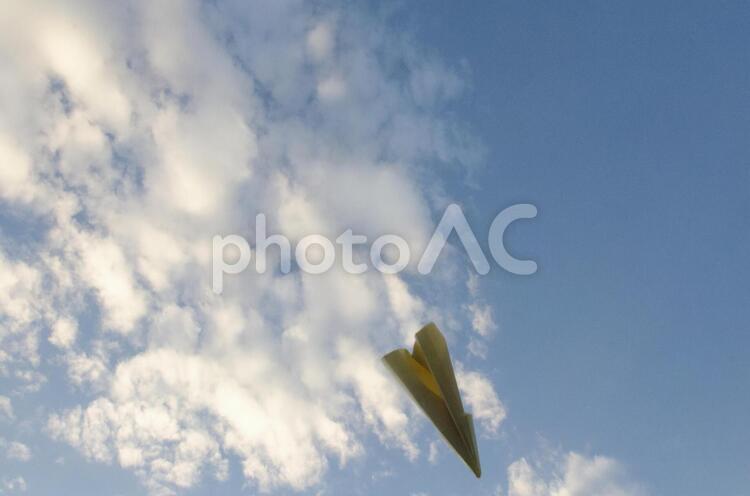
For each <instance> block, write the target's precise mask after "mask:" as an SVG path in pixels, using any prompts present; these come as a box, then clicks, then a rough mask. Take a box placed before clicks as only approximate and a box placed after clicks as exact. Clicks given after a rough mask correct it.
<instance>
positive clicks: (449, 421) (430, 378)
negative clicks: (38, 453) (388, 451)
mask: <svg viewBox="0 0 750 496" xmlns="http://www.w3.org/2000/svg"><path fill="white" fill-rule="evenodd" d="M383 361H384V362H385V364H386V365H387V366H388V368H389V369H390V370H391V371H393V373H394V374H395V375H396V377H397V378H398V379H399V381H400V382H401V383H402V384H403V385H404V387H405V388H406V390H407V391H408V392H409V393H410V394H411V396H412V398H414V401H415V402H416V403H417V405H419V407H420V408H421V409H422V411H424V413H425V414H426V415H427V417H428V418H429V419H430V420H431V421H432V423H433V424H435V427H437V429H438V431H440V433H441V434H442V435H443V437H444V438H445V440H446V441H448V444H450V445H451V447H452V448H453V449H454V450H455V451H456V453H457V454H458V455H459V456H460V457H461V458H462V459H463V460H464V462H466V464H467V465H468V466H469V468H470V469H471V470H472V471H473V472H474V474H475V475H476V476H477V477H480V476H481V468H480V465H479V453H478V450H477V443H476V437H475V435H474V426H473V423H472V420H471V415H467V414H466V413H464V410H463V406H462V404H461V397H460V395H459V392H458V385H457V384H456V378H455V375H454V373H453V366H452V364H451V361H450V355H449V354H448V347H447V345H446V343H445V339H444V338H443V336H442V334H441V333H440V331H439V330H438V329H437V327H436V326H435V324H428V325H427V326H425V327H424V328H422V330H420V331H419V332H418V333H417V340H416V342H415V343H414V351H413V353H412V354H409V352H408V351H407V350H405V349H399V350H395V351H392V352H391V353H389V354H387V355H386V356H384V357H383Z"/></svg>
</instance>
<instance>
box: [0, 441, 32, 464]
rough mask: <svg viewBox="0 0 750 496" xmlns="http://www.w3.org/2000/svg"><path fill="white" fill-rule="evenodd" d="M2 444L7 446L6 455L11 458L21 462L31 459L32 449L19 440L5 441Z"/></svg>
mask: <svg viewBox="0 0 750 496" xmlns="http://www.w3.org/2000/svg"><path fill="white" fill-rule="evenodd" d="M0 445H4V446H5V456H6V457H7V458H8V459H10V460H18V461H21V462H27V461H29V460H31V449H29V447H28V446H26V445H25V444H23V443H21V442H19V441H11V442H3V443H0Z"/></svg>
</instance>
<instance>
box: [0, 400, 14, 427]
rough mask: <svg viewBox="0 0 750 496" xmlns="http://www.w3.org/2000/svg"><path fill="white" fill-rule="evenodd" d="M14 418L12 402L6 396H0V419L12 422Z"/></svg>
mask: <svg viewBox="0 0 750 496" xmlns="http://www.w3.org/2000/svg"><path fill="white" fill-rule="evenodd" d="M15 418H16V416H15V414H14V413H13V402H12V401H11V400H10V398H8V397H7V396H3V395H0V419H3V420H6V421H12V420H13V419H15Z"/></svg>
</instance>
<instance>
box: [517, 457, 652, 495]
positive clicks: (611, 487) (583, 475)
mask: <svg viewBox="0 0 750 496" xmlns="http://www.w3.org/2000/svg"><path fill="white" fill-rule="evenodd" d="M548 465H551V466H549V467H542V466H540V465H532V464H531V463H529V461H528V460H527V459H525V458H521V459H519V460H516V461H515V462H513V463H512V464H511V465H510V466H509V467H508V496H643V495H645V494H646V492H645V490H644V489H643V488H642V487H640V486H639V485H638V484H636V483H635V482H633V481H632V480H630V479H629V477H628V476H627V473H626V472H625V469H624V468H623V466H622V465H621V464H620V463H619V462H618V461H617V460H614V459H612V458H608V457H605V456H593V457H587V456H584V455H581V454H579V453H575V452H569V453H567V454H555V455H553V459H552V461H551V462H550V463H548Z"/></svg>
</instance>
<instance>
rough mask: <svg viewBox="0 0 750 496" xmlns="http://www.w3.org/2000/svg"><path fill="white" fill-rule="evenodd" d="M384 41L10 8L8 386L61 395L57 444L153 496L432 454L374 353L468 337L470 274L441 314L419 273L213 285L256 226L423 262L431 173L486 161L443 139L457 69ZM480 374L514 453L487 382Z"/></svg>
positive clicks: (1, 190) (473, 385)
mask: <svg viewBox="0 0 750 496" xmlns="http://www.w3.org/2000/svg"><path fill="white" fill-rule="evenodd" d="M384 26H385V24H384V23H382V22H381V21H380V20H378V18H377V17H375V16H373V15H371V14H366V13H363V12H354V11H345V10H343V9H340V8H337V7H336V6H335V5H333V6H326V7H323V6H320V5H319V6H311V5H310V4H307V3H303V2H300V1H294V0H281V1H279V0H274V1H256V2H252V3H249V4H248V3H246V2H239V1H238V2H233V1H222V2H178V1H165V2H148V1H132V2H117V3H112V4H107V5H106V7H103V5H102V4H101V3H98V2H89V1H86V0H80V1H74V0H67V1H64V2H43V1H34V2H21V1H17V2H16V1H13V2H11V3H10V4H8V5H6V6H5V12H4V14H3V16H2V18H1V19H0V60H1V61H2V62H0V64H2V67H1V69H2V70H0V104H1V105H2V108H3V109H4V111H3V113H2V114H0V202H2V216H3V218H2V221H3V222H2V223H1V224H2V225H3V226H5V227H4V232H3V236H2V241H1V242H0V293H2V294H3V295H7V296H6V297H4V298H3V299H1V300H0V374H2V375H3V377H5V378H6V379H7V380H9V381H11V383H12V384H13V385H14V386H13V394H14V395H33V394H38V391H39V390H40V389H43V388H44V385H45V381H47V376H46V375H45V373H44V372H43V371H44V370H50V368H51V370H54V371H59V372H60V373H62V374H64V375H65V377H66V378H67V382H68V385H69V393H70V397H69V401H68V404H69V406H68V407H66V408H62V409H56V410H54V411H48V412H47V415H46V418H47V419H48V420H47V424H46V431H47V433H48V434H49V435H51V436H52V437H53V438H54V439H57V440H59V441H61V442H65V443H69V444H70V445H72V446H74V447H75V448H77V449H78V450H79V451H80V452H81V453H82V454H83V455H84V456H85V457H87V458H88V459H90V460H92V461H94V462H100V463H111V464H117V465H119V466H120V467H122V468H123V469H126V470H131V471H133V472H134V473H136V474H137V475H138V477H139V478H140V479H141V480H142V482H143V483H144V484H145V485H146V486H147V487H148V488H149V490H150V491H151V492H152V493H154V494H170V493H174V492H176V491H179V490H180V489H183V488H189V487H192V486H194V485H196V484H197V483H199V482H200V481H201V480H203V479H204V478H214V479H217V480H224V479H226V478H227V477H228V472H229V460H230V458H233V457H236V459H237V460H239V466H241V470H242V472H243V475H244V477H245V478H246V479H247V480H248V482H249V483H250V484H251V485H253V486H255V487H257V488H259V489H260V490H262V491H267V490H272V489H275V488H291V489H295V490H301V489H305V488H308V487H310V486H314V485H315V484H317V483H319V482H320V481H321V478H322V477H323V475H324V474H325V472H326V470H327V468H328V466H329V464H331V463H338V464H342V465H343V464H346V463H347V461H348V460H350V459H352V458H354V457H361V456H366V453H365V449H364V444H363V443H364V441H363V439H364V438H365V437H366V436H368V435H369V434H370V433H374V434H375V435H376V437H377V439H379V440H380V442H382V443H383V444H385V445H386V446H389V447H393V448H394V449H398V450H401V451H402V452H403V453H404V454H405V456H407V457H410V458H414V457H416V456H418V453H419V443H418V441H417V440H416V438H415V426H414V424H413V423H410V422H408V419H409V413H410V409H411V408H412V407H411V406H410V405H409V404H408V403H407V402H406V401H405V398H404V397H403V395H402V394H401V393H400V392H399V391H398V390H397V387H396V386H395V385H394V384H393V383H392V382H391V381H390V379H389V378H388V377H387V376H386V375H385V372H384V370H383V369H382V368H381V366H380V364H379V362H378V358H379V356H380V354H381V352H382V350H385V349H390V348H392V346H393V344H394V342H395V343H397V344H399V343H406V342H408V339H409V337H410V335H411V334H412V333H413V332H414V331H415V330H417V329H418V328H419V326H420V325H421V324H422V323H423V322H424V321H425V320H426V319H428V318H429V319H436V320H440V321H444V322H448V323H449V324H448V325H447V330H448V331H449V337H450V338H451V339H453V340H457V341H460V340H462V339H464V338H463V337H462V336H461V335H459V334H457V333H456V332H455V330H456V329H459V328H466V329H470V328H471V322H470V321H469V322H467V321H465V320H463V321H462V320H461V319H465V317H462V316H461V308H467V307H465V306H462V305H469V304H471V302H470V301H465V300H464V301H463V302H461V303H459V304H456V305H447V304H446V303H447V302H450V301H451V299H452V298H454V296H455V295H454V294H453V293H451V290H450V287H451V285H452V284H454V283H453V281H454V280H456V277H455V274H456V273H460V272H458V269H457V266H456V265H455V264H453V263H452V262H451V261H450V260H446V261H444V262H441V263H442V266H441V267H442V268H441V271H439V272H438V273H436V274H435V275H434V277H435V278H437V281H438V282H439V283H440V284H442V285H445V287H446V288H447V289H443V290H441V291H439V292H437V293H438V294H436V295H430V294H427V293H426V292H425V291H423V290H422V289H420V288H422V287H423V286H420V285H419V283H416V282H414V281H413V280H412V279H411V278H410V275H409V273H408V272H407V273H406V274H404V275H403V276H395V275H383V274H379V273H375V272H370V273H367V274H363V275H358V276H354V275H350V274H345V273H343V272H342V271H335V270H334V271H331V272H329V273H326V274H323V275H316V276H311V275H309V274H305V273H302V272H300V271H292V272H291V273H289V274H281V273H279V272H275V271H269V272H267V273H265V274H255V273H246V274H242V275H238V276H235V277H228V278H227V279H226V280H225V290H224V293H223V294H222V295H221V296H218V295H215V294H213V293H212V292H211V290H210V280H209V276H210V256H211V253H210V249H211V237H212V236H213V235H216V234H228V233H235V232H236V233H251V232H254V225H253V222H254V219H255V214H256V213H260V212H262V213H265V214H266V215H267V216H268V218H269V231H270V232H277V233H281V234H284V235H285V236H287V237H288V238H290V239H291V240H293V241H296V240H299V239H300V238H301V237H303V236H304V235H306V234H311V233H318V234H322V235H325V236H328V237H331V238H334V237H335V236H336V235H338V234H340V233H341V232H343V231H344V230H345V229H347V228H350V227H351V228H356V230H357V231H358V233H361V234H365V235H367V236H368V237H369V238H371V239H373V238H375V237H377V236H378V235H380V234H383V233H385V232H390V233H395V234H399V235H400V236H402V237H404V238H405V239H407V240H408V241H409V243H410V245H411V247H412V250H413V251H417V252H418V251H419V250H420V248H421V247H423V246H424V245H425V244H426V241H427V239H429V234H430V232H431V228H432V219H433V217H434V214H435V212H436V211H437V210H438V209H439V208H440V207H441V206H442V205H444V204H445V199H444V198H445V194H444V192H443V185H441V184H439V183H438V182H436V180H435V179H434V178H435V174H434V169H435V168H436V167H447V168H450V167H472V166H473V165H474V164H476V163H477V161H478V159H479V158H480V157H481V150H480V147H478V146H477V145H476V143H474V141H473V140H472V139H471V137H470V135H468V134H467V133H466V132H465V131H464V130H463V129H462V128H460V127H458V126H456V125H455V124H454V123H452V121H451V120H450V119H449V117H450V112H449V106H448V105H449V103H450V101H451V99H453V98H455V97H457V96H458V95H459V94H460V92H461V91H462V89H463V83H462V77H461V74H460V71H459V70H457V69H455V68H450V67H447V66H446V65H445V64H444V63H442V62H441V61H440V60H438V59H435V58H432V57H430V55H429V54H428V53H425V51H424V50H422V49H420V48H419V47H418V46H416V45H415V44H414V43H413V42H412V40H411V39H410V38H409V37H408V36H404V35H401V34H399V33H393V32H389V31H387V29H386V28H385V27H384ZM271 250H272V249H271ZM269 264H270V265H271V266H273V260H270V261H269ZM455 284H456V285H457V286H460V285H461V283H455ZM459 293H460V288H459ZM451 306H455V307H456V308H457V309H458V310H457V313H456V314H455V315H454V314H452V313H451V312H452V310H450V307H451ZM469 308H472V307H469ZM482 308H484V307H482ZM472 312H473V313H474V327H475V328H477V332H478V333H479V334H481V335H484V334H486V333H487V332H488V330H489V329H490V328H491V327H492V326H493V324H492V323H491V316H490V314H489V313H487V311H486V310H480V309H479V307H476V309H474V310H472ZM451 331H453V332H451ZM468 332H471V331H468ZM56 373H57V372H56ZM464 377H465V382H464V384H463V385H462V387H463V388H464V389H465V390H466V391H469V395H468V398H467V401H468V403H469V404H470V405H471V406H474V408H475V409H476V411H475V415H476V416H477V419H478V420H479V422H480V425H482V426H484V427H485V429H486V432H489V433H496V432H497V430H498V428H499V426H500V423H501V422H502V420H503V418H504V417H505V410H504V408H503V406H502V403H501V402H500V400H499V399H498V398H497V395H496V393H495V391H494V389H493V387H492V385H491V383H490V382H489V380H488V379H487V378H485V377H484V376H482V375H481V374H480V373H479V372H475V371H468V370H467V371H464ZM0 400H2V401H0V414H2V416H3V417H6V418H7V419H10V420H9V421H12V419H13V418H14V416H17V412H16V413H15V414H14V410H13V407H12V403H11V400H10V399H9V398H7V397H2V398H0ZM15 452H16V453H17V454H21V452H20V451H18V450H15ZM29 455H30V454H29ZM8 484H13V485H21V482H10V483H8ZM22 485H23V486H24V488H25V487H26V482H23V484H22Z"/></svg>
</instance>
